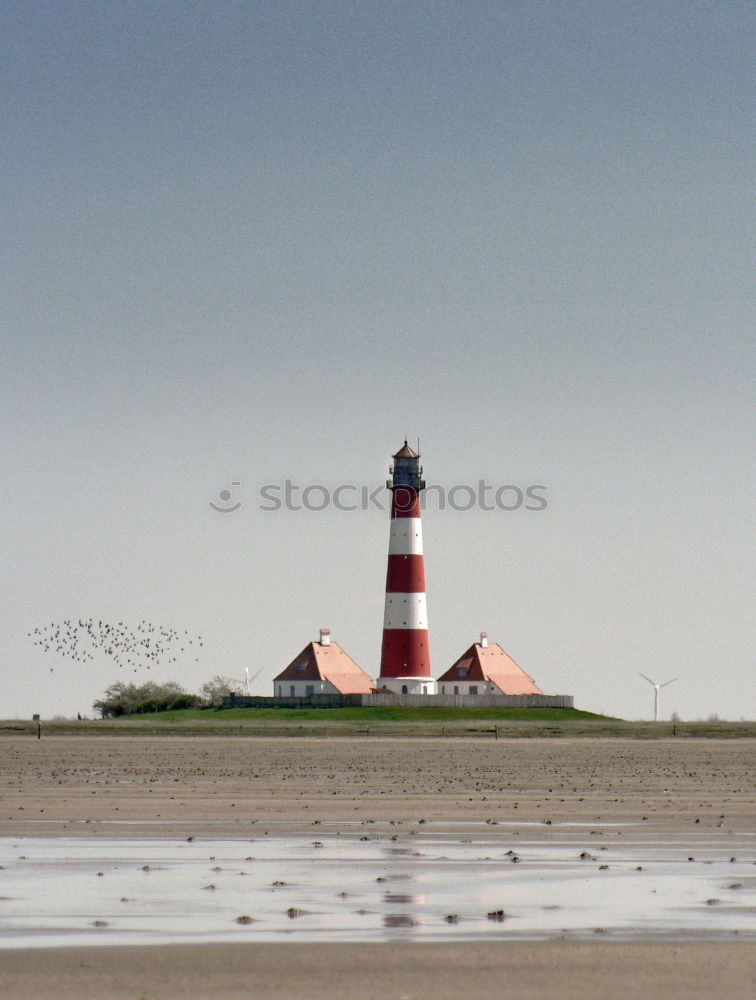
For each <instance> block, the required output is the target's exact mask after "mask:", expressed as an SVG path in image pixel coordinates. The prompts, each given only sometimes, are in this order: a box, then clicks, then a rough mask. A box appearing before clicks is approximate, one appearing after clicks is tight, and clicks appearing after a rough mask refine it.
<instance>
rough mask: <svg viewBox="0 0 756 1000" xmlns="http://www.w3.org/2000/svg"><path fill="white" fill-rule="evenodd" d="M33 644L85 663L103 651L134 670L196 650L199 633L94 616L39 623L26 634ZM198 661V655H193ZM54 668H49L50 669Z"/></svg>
mask: <svg viewBox="0 0 756 1000" xmlns="http://www.w3.org/2000/svg"><path fill="white" fill-rule="evenodd" d="M28 636H29V638H30V639H31V640H32V642H33V643H34V645H35V646H39V647H40V648H41V649H42V650H43V652H45V653H54V654H57V655H59V656H64V657H68V658H70V659H72V660H77V661H79V662H80V663H84V662H86V661H88V660H94V658H95V656H96V655H98V654H99V655H101V654H103V653H104V654H105V655H106V656H109V657H110V658H111V659H112V660H113V662H114V663H115V664H116V665H117V666H119V667H130V668H131V669H132V670H133V671H134V673H137V671H138V670H140V669H141V668H143V667H146V668H147V669H148V670H149V669H150V668H151V667H157V666H158V665H160V664H162V663H165V662H167V663H175V662H176V660H178V658H179V656H181V654H182V653H187V652H194V653H197V652H199V649H200V648H201V647H202V636H201V635H197V636H195V635H191V634H190V633H189V632H188V631H187V630H186V629H184V631H183V632H179V631H177V630H176V629H173V628H167V627H166V626H164V625H153V624H152V622H149V621H147V619H146V618H143V619H142V621H140V622H139V624H138V625H137V626H136V628H131V627H130V626H129V625H127V624H126V623H125V622H117V623H116V624H115V625H111V624H109V623H108V622H104V621H100V620H98V619H95V618H87V619H82V618H79V619H78V621H72V620H70V619H68V618H66V619H65V621H63V622H52V623H51V624H50V625H40V626H38V627H37V628H34V629H32V631H31V632H29V633H28ZM195 661H199V656H195ZM53 670H54V668H53V667H50V672H51V673H52V672H53Z"/></svg>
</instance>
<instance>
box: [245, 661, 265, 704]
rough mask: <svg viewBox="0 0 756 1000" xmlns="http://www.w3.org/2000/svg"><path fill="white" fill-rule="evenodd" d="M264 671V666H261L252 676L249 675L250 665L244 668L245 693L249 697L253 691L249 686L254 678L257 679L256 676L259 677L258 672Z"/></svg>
mask: <svg viewBox="0 0 756 1000" xmlns="http://www.w3.org/2000/svg"><path fill="white" fill-rule="evenodd" d="M262 671H263V668H262V667H260V669H259V670H257V671H256V672H255V673H254V674H252V676H251V677H250V676H249V667H245V668H244V694H245V695H246V696H247V697H249V695H250V693H251V692H250V690H249V686H250V684H251V683H252V681H253V680H254V679H255V677H257V675H258V674H261V673H262Z"/></svg>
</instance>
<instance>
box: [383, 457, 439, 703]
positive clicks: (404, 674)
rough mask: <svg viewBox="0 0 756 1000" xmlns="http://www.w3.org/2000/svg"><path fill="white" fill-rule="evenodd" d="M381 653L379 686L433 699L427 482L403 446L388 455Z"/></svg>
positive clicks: (414, 460) (417, 460)
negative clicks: (424, 506)
mask: <svg viewBox="0 0 756 1000" xmlns="http://www.w3.org/2000/svg"><path fill="white" fill-rule="evenodd" d="M392 458H393V459H394V464H393V465H392V466H391V467H390V469H389V472H390V473H391V479H389V480H388V482H387V483H386V486H387V487H388V488H389V489H390V490H391V531H390V534H389V556H388V572H387V574H386V604H385V611H384V616H383V648H382V650H381V672H380V676H379V677H378V687H379V688H385V689H388V690H389V691H393V692H394V693H395V694H435V693H436V682H435V680H434V679H433V677H432V676H431V668H430V651H429V648H428V610H427V606H426V600H425V561H424V557H423V529H422V524H421V520H420V493H421V491H422V490H424V489H425V481H424V480H423V479H422V478H421V476H422V474H423V470H422V467H421V466H420V455H419V454H418V453H417V452H416V451H414V450H413V449H412V448H410V447H409V445H408V444H407V442H406V441H405V442H404V446H403V447H402V448H400V449H399V451H398V452H397V453H396V454H395V455H393V456H392Z"/></svg>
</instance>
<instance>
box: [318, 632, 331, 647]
mask: <svg viewBox="0 0 756 1000" xmlns="http://www.w3.org/2000/svg"><path fill="white" fill-rule="evenodd" d="M320 645H321V646H330V645H331V630H330V629H329V628H322V629H321V630H320Z"/></svg>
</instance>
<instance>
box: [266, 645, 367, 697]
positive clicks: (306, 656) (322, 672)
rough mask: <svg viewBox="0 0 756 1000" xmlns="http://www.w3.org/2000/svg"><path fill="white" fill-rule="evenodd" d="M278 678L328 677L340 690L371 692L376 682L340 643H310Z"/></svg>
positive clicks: (305, 678) (276, 679)
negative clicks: (325, 644)
mask: <svg viewBox="0 0 756 1000" xmlns="http://www.w3.org/2000/svg"><path fill="white" fill-rule="evenodd" d="M273 680H274V682H275V681H329V682H330V683H331V684H333V686H334V687H335V688H336V690H337V691H338V692H339V694H370V693H371V692H372V691H373V690H374V686H373V682H372V681H371V680H370V678H369V677H368V675H367V674H366V673H365V672H364V670H361V669H360V668H359V667H358V666H357V664H356V663H355V662H354V660H353V659H352V658H351V657H350V656H348V655H347V653H345V652H344V650H343V649H342V648H341V646H339V645H338V643H335V642H330V643H329V644H328V645H327V646H321V645H320V643H319V642H310V643H308V644H307V645H306V646H305V648H304V649H303V650H302V652H301V653H300V654H299V655H298V656H295V657H294V659H293V660H292V661H291V663H290V664H289V665H288V667H286V669H285V670H284V671H283V672H282V673H280V674H279V675H278V677H274V678H273Z"/></svg>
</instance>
